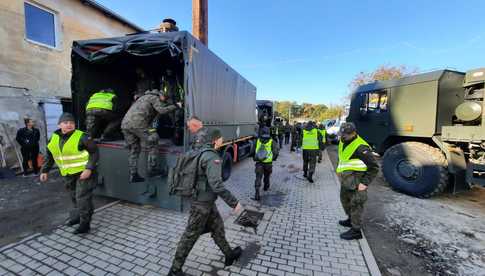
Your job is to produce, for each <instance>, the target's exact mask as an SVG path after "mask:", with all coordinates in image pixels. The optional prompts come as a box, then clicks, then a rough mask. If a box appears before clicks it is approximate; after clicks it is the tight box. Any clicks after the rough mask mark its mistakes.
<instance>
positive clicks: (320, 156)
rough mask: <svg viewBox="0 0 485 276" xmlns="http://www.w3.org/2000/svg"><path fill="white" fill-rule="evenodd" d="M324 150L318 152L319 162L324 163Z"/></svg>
mask: <svg viewBox="0 0 485 276" xmlns="http://www.w3.org/2000/svg"><path fill="white" fill-rule="evenodd" d="M324 150H325V148H323V149H321V150H319V151H318V162H322V159H323V151H324Z"/></svg>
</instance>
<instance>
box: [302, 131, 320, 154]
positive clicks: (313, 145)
mask: <svg viewBox="0 0 485 276" xmlns="http://www.w3.org/2000/svg"><path fill="white" fill-rule="evenodd" d="M301 148H302V149H304V150H317V149H319V148H320V147H319V146H318V130H317V129H316V128H314V129H312V130H310V131H308V130H306V129H304V130H303V141H302V145H301Z"/></svg>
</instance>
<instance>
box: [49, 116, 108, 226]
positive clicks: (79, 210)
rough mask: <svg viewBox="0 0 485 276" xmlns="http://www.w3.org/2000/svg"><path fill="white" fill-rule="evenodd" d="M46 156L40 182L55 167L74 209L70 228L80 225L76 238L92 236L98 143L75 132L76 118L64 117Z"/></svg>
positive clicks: (50, 142) (83, 134)
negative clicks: (79, 235)
mask: <svg viewBox="0 0 485 276" xmlns="http://www.w3.org/2000/svg"><path fill="white" fill-rule="evenodd" d="M46 152H47V156H46V160H45V162H44V165H43V167H42V171H41V175H40V181H42V182H45V181H47V179H48V175H49V171H50V170H51V168H52V166H53V165H54V163H56V164H57V166H58V167H59V170H60V173H61V175H62V178H63V180H64V182H65V185H66V188H67V190H69V192H70V195H71V200H72V203H73V205H74V209H73V210H72V211H71V214H70V218H69V221H68V222H67V225H68V226H74V225H76V224H79V227H78V228H77V229H76V230H75V231H74V234H83V233H87V232H89V230H90V224H91V216H92V215H93V212H94V207H93V190H94V188H95V187H96V173H95V170H96V165H97V162H98V159H99V154H98V148H97V146H96V143H94V142H93V141H92V140H90V139H89V138H88V135H86V134H85V133H83V132H82V131H80V130H77V129H76V124H75V120H74V116H72V115H71V114H70V113H63V114H62V115H61V117H60V118H59V129H58V130H56V131H55V132H54V133H53V134H52V137H51V138H50V140H49V143H48V145H47V150H46Z"/></svg>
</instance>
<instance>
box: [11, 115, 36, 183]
mask: <svg viewBox="0 0 485 276" xmlns="http://www.w3.org/2000/svg"><path fill="white" fill-rule="evenodd" d="M24 123H25V127H24V128H21V129H19V130H18V131H17V136H16V137H15V140H17V142H18V143H19V144H20V149H21V152H22V169H23V170H24V174H23V175H24V176H27V175H28V174H29V161H31V162H32V169H33V172H34V174H35V175H38V174H39V164H37V158H38V155H39V140H40V131H39V130H38V129H37V128H35V124H34V121H33V120H32V119H30V118H26V119H24Z"/></svg>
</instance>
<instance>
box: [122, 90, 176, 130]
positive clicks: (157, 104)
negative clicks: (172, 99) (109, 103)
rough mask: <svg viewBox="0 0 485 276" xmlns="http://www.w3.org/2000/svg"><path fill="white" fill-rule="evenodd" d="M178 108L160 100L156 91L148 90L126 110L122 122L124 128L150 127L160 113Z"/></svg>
mask: <svg viewBox="0 0 485 276" xmlns="http://www.w3.org/2000/svg"><path fill="white" fill-rule="evenodd" d="M175 109H177V107H176V106H175V105H169V104H167V103H164V102H162V101H161V100H160V96H159V94H158V93H156V92H147V93H145V94H144V95H143V96H141V97H140V98H139V99H138V100H136V101H135V102H134V103H133V104H132V105H131V107H130V109H129V110H128V112H126V115H125V117H124V118H123V121H122V122H121V128H122V129H148V128H150V126H151V124H152V121H153V120H154V119H155V118H156V117H157V115H158V114H165V113H168V112H171V111H174V110H175Z"/></svg>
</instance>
